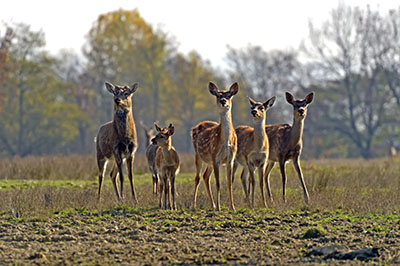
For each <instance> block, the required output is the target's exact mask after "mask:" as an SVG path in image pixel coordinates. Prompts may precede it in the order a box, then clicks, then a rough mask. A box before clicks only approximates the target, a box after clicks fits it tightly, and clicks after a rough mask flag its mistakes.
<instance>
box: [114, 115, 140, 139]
mask: <svg viewBox="0 0 400 266" xmlns="http://www.w3.org/2000/svg"><path fill="white" fill-rule="evenodd" d="M113 123H114V128H115V130H116V132H117V134H118V136H120V137H123V138H124V137H126V138H130V137H134V136H133V135H134V134H135V122H134V120H133V115H132V111H130V110H129V109H122V110H116V111H115V112H114V122H113Z"/></svg>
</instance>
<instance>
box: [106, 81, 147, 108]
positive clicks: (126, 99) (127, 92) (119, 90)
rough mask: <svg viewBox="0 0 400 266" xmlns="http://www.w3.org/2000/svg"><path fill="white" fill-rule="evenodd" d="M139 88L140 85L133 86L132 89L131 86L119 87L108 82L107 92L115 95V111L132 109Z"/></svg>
mask: <svg viewBox="0 0 400 266" xmlns="http://www.w3.org/2000/svg"><path fill="white" fill-rule="evenodd" d="M138 86H139V85H138V83H135V84H133V85H132V87H131V88H130V87H129V86H118V85H113V84H111V83H109V82H106V88H107V90H108V91H109V92H110V93H112V94H113V95H114V110H116V111H123V110H129V109H131V107H132V95H133V93H135V91H136V90H137V88H138Z"/></svg>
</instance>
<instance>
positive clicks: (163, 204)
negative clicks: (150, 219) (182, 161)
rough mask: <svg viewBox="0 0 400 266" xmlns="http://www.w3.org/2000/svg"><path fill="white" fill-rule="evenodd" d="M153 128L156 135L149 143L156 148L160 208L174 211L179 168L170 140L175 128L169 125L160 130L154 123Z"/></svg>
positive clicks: (177, 158)
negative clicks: (176, 177) (159, 177)
mask: <svg viewBox="0 0 400 266" xmlns="http://www.w3.org/2000/svg"><path fill="white" fill-rule="evenodd" d="M154 126H155V128H156V130H157V132H158V133H157V135H156V136H155V137H154V138H153V139H152V140H151V142H152V143H153V145H155V146H156V147H157V149H156V153H155V161H156V167H157V169H159V173H160V176H161V182H160V208H161V209H162V208H164V209H171V210H175V209H176V203H175V176H176V175H177V174H178V173H179V168H180V165H179V156H178V153H177V152H176V150H175V148H174V146H172V138H171V136H172V135H173V134H174V132H175V127H174V126H173V125H172V124H169V126H168V128H161V127H160V126H159V125H157V124H156V123H154ZM163 191H164V200H163Z"/></svg>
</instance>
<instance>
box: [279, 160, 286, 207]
mask: <svg viewBox="0 0 400 266" xmlns="http://www.w3.org/2000/svg"><path fill="white" fill-rule="evenodd" d="M279 168H280V169H281V176H282V200H283V202H284V203H286V181H287V178H286V173H285V161H284V160H279Z"/></svg>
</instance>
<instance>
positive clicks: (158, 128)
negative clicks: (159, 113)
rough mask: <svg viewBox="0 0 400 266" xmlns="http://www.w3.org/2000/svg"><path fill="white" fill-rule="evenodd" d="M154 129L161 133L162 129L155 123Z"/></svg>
mask: <svg viewBox="0 0 400 266" xmlns="http://www.w3.org/2000/svg"><path fill="white" fill-rule="evenodd" d="M154 127H155V128H156V130H157V132H161V130H162V128H161V127H160V126H159V125H157V123H156V122H154Z"/></svg>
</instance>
